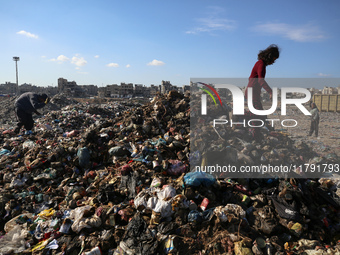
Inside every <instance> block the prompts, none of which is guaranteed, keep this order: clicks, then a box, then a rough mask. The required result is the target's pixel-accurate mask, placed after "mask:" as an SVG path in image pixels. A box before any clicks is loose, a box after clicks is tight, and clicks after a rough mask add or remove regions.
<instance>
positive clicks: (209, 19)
mask: <svg viewBox="0 0 340 255" xmlns="http://www.w3.org/2000/svg"><path fill="white" fill-rule="evenodd" d="M224 12H225V10H224V9H223V8H221V7H219V6H209V7H208V8H207V11H206V13H205V14H204V15H203V16H204V17H205V18H198V19H196V23H197V24H196V26H195V27H194V28H193V29H190V30H188V31H186V33H187V34H199V33H212V32H219V31H231V30H234V29H235V28H236V21H235V20H231V19H226V18H224V17H225V14H224Z"/></svg>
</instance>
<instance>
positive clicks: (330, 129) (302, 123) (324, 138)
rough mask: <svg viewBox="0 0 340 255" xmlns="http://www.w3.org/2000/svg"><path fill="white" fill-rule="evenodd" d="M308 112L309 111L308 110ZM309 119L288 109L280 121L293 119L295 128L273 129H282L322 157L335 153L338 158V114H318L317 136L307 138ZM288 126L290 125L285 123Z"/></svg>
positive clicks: (274, 117)
mask: <svg viewBox="0 0 340 255" xmlns="http://www.w3.org/2000/svg"><path fill="white" fill-rule="evenodd" d="M308 110H309V109H308ZM269 118H273V119H280V117H279V115H277V114H274V115H270V116H269ZM310 118H311V117H310V116H306V115H304V114H303V113H302V112H301V111H300V110H294V109H288V110H287V116H281V120H284V119H295V120H296V121H297V122H298V125H297V126H296V127H294V128H293V127H291V128H285V127H282V126H281V125H280V124H276V125H275V129H276V130H277V129H283V131H285V132H287V133H289V135H290V137H291V138H292V139H293V140H302V141H304V142H305V143H306V144H308V145H309V146H310V147H311V148H313V150H314V151H315V152H317V153H319V154H320V155H322V156H326V155H327V154H329V153H335V154H337V155H338V156H340V113H339V112H338V113H336V112H320V124H319V136H318V137H315V136H314V134H313V135H312V136H308V133H309V130H310V122H311V119H310ZM287 124H288V125H291V124H289V123H288V122H287Z"/></svg>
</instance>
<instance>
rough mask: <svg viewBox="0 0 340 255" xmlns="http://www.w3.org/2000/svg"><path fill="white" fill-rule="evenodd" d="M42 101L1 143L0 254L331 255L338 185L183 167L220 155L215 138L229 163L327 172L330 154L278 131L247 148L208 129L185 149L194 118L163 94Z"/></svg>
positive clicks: (335, 245)
mask: <svg viewBox="0 0 340 255" xmlns="http://www.w3.org/2000/svg"><path fill="white" fill-rule="evenodd" d="M63 100H64V101H63ZM51 102H52V104H51V105H50V106H49V107H50V108H48V111H46V110H45V115H44V116H42V117H36V118H35V121H36V122H35V128H34V130H33V133H32V134H25V133H24V132H23V131H22V132H21V133H20V134H19V135H15V136H14V135H12V134H10V133H6V132H1V134H0V141H1V142H0V144H1V148H0V194H1V195H0V217H1V219H2V220H1V221H0V231H1V234H0V253H2V254H11V253H21V254H31V253H34V254H303V252H305V253H304V254H326V253H327V254H330V253H331V252H333V254H336V253H337V252H338V253H340V242H339V240H340V235H339V233H340V217H339V216H340V199H339V195H340V179H335V178H330V177H325V178H321V179H320V178H301V176H297V178H275V177H274V178H261V179H257V178H231V177H226V176H216V175H211V174H209V173H205V172H195V171H193V170H194V169H192V166H191V164H192V163H193V162H199V163H200V164H201V163H202V165H203V163H206V162H204V160H205V159H207V158H206V156H207V154H208V153H211V154H212V155H213V154H214V153H216V152H217V151H220V149H221V148H217V147H218V146H217V144H218V143H215V141H217V140H219V141H220V139H221V138H222V139H224V142H223V146H224V148H222V152H223V153H225V154H224V155H226V156H225V159H226V160H227V161H228V162H231V163H233V164H235V165H238V164H244V163H248V164H249V163H250V164H251V163H261V162H267V161H269V162H273V163H276V164H281V163H283V162H292V163H295V164H304V163H307V162H311V161H313V160H314V161H317V162H319V163H320V162H321V163H322V162H327V164H336V163H339V155H337V154H335V155H332V157H327V155H319V154H317V153H316V152H315V151H313V150H312V149H311V148H310V147H309V146H308V145H307V144H306V143H305V142H303V141H296V142H295V141H294V140H292V139H291V138H290V137H289V136H288V135H287V134H286V133H285V132H282V131H277V130H276V131H275V130H274V131H264V139H263V140H262V141H260V142H254V141H252V140H251V138H250V137H248V133H247V130H244V129H238V128H236V129H232V128H225V129H223V130H221V129H219V130H218V134H217V133H216V132H215V131H213V132H210V133H209V132H208V131H209V124H208V123H206V124H203V125H202V126H201V129H202V130H203V132H208V133H209V140H202V141H199V142H197V139H196V140H195V141H194V142H193V140H192V137H193V136H192V135H193V132H194V130H190V126H189V124H190V117H191V116H192V114H193V113H195V112H196V111H197V109H196V108H195V106H194V105H192V104H191V103H190V100H189V96H188V95H183V94H180V93H177V92H174V91H172V92H170V93H169V94H167V95H159V96H157V97H155V98H154V99H153V100H152V101H151V102H150V103H147V104H145V105H140V104H135V103H131V102H119V103H118V102H116V103H106V104H97V105H92V104H87V103H78V102H74V101H73V100H68V99H65V97H64V96H58V97H56V98H54V99H52V100H51ZM5 107H9V106H8V105H6V106H5ZM193 143H194V144H193ZM202 144H204V145H207V148H209V151H205V154H203V155H202V154H200V151H201V150H199V148H200V146H202ZM302 177H303V176H302Z"/></svg>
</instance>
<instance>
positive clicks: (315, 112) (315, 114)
mask: <svg viewBox="0 0 340 255" xmlns="http://www.w3.org/2000/svg"><path fill="white" fill-rule="evenodd" d="M310 107H311V108H312V110H311V111H310V113H311V115H312V116H311V122H310V130H309V134H308V135H309V136H311V135H312V134H313V133H314V132H315V137H318V134H319V121H320V114H319V109H318V107H317V106H316V104H315V103H313V102H311V103H310Z"/></svg>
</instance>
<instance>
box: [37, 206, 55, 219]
mask: <svg viewBox="0 0 340 255" xmlns="http://www.w3.org/2000/svg"><path fill="white" fill-rule="evenodd" d="M54 214H55V210H54V209H53V208H51V209H46V210H43V211H42V212H40V213H39V214H38V216H40V217H46V218H50V217H52V216H53V215H54Z"/></svg>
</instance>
